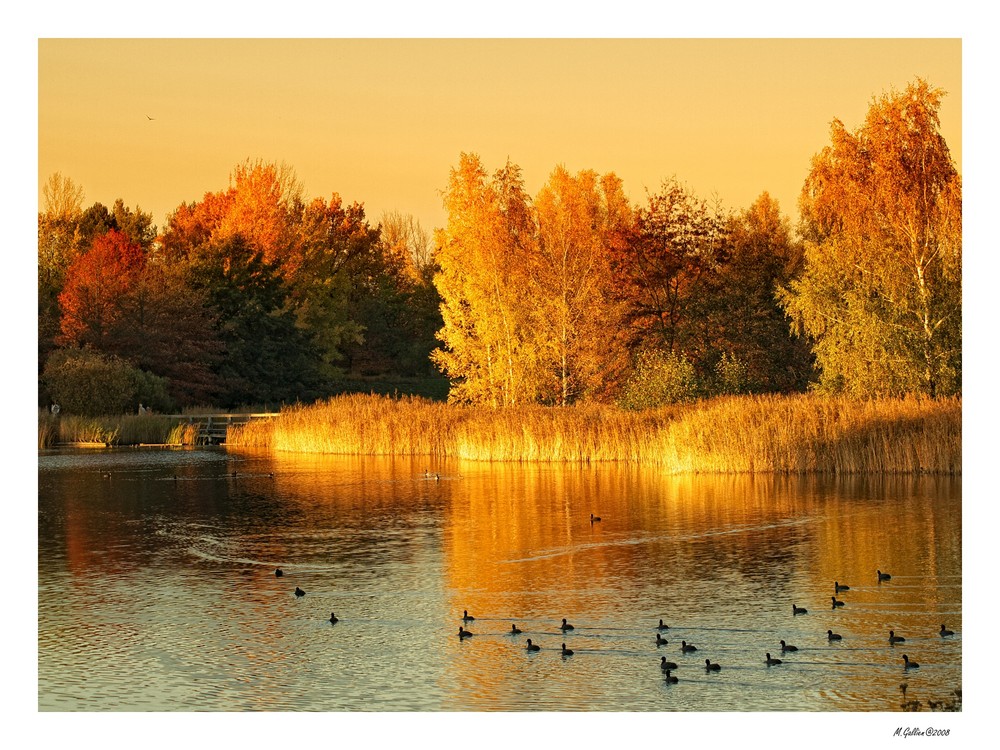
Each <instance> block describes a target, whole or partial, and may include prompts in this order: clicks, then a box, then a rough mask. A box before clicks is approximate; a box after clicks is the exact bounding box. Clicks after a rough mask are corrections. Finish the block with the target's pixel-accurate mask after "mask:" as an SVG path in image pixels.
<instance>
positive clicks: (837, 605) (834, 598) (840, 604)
mask: <svg viewBox="0 0 1000 750" xmlns="http://www.w3.org/2000/svg"><path fill="white" fill-rule="evenodd" d="M830 599H832V600H833V608H834V609H836V608H837V607H843V606H844V603H843V602H842V601H838V600H837V597H835V596H831V597H830Z"/></svg>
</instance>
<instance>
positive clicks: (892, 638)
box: [889, 630, 906, 643]
mask: <svg viewBox="0 0 1000 750" xmlns="http://www.w3.org/2000/svg"><path fill="white" fill-rule="evenodd" d="M905 642H906V639H905V638H904V637H903V636H901V635H896V631H895V630H890V631H889V643H905Z"/></svg>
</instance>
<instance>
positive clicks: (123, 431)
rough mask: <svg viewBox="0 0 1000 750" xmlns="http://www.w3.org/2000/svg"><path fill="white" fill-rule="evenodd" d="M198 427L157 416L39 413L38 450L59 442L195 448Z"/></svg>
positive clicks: (41, 411)
mask: <svg viewBox="0 0 1000 750" xmlns="http://www.w3.org/2000/svg"><path fill="white" fill-rule="evenodd" d="M197 436H198V432H197V426H194V425H188V424H178V423H177V420H176V419H171V418H170V417H166V416H160V415H157V414H143V415H138V414H122V415H120V416H108V417H82V416H78V415H73V414H62V415H60V416H58V417H56V416H53V415H52V414H50V413H49V412H47V411H43V410H39V413H38V447H39V448H40V449H41V448H51V447H53V446H55V445H58V444H60V443H77V444H80V443H83V444H100V445H143V444H145V445H194V444H195V442H196V439H197Z"/></svg>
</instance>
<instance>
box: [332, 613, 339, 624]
mask: <svg viewBox="0 0 1000 750" xmlns="http://www.w3.org/2000/svg"><path fill="white" fill-rule="evenodd" d="M330 622H331V623H332V624H334V625H336V624H337V623H338V622H340V618H339V617H337V615H335V614H334V613H333V612H331V613H330Z"/></svg>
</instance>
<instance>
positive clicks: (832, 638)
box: [826, 630, 843, 641]
mask: <svg viewBox="0 0 1000 750" xmlns="http://www.w3.org/2000/svg"><path fill="white" fill-rule="evenodd" d="M826 639H827V640H828V641H839V640H842V639H843V636H841V635H839V634H837V633H834V632H833V631H832V630H827V631H826Z"/></svg>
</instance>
